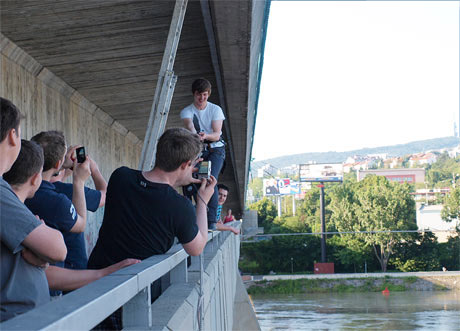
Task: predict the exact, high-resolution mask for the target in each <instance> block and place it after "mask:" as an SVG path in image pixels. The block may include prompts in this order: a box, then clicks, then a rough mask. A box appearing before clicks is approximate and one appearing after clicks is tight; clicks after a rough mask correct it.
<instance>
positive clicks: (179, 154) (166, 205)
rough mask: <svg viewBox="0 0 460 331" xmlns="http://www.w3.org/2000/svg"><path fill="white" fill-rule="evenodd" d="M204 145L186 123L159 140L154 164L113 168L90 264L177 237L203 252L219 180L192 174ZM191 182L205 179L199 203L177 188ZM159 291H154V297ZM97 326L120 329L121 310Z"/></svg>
mask: <svg viewBox="0 0 460 331" xmlns="http://www.w3.org/2000/svg"><path fill="white" fill-rule="evenodd" d="M201 148H202V144H201V142H200V140H199V138H198V136H197V135H194V134H192V133H190V132H189V131H187V130H185V129H169V130H166V131H165V132H164V133H163V135H162V136H161V137H160V139H159V141H158V144H157V152H156V158H155V167H154V168H153V169H152V170H150V171H145V172H141V171H138V170H133V169H129V168H127V167H121V168H118V169H117V170H115V171H114V173H113V174H112V176H111V177H110V179H109V184H108V187H107V197H106V204H105V211H104V219H103V221H102V226H101V229H100V231H99V237H98V240H97V242H96V246H95V247H94V249H93V251H92V253H91V256H90V258H89V261H88V268H90V269H94V268H101V267H104V266H107V265H109V264H112V263H114V262H119V261H121V260H122V259H124V258H125V256H129V257H131V258H137V259H145V258H147V257H150V256H152V255H156V254H163V253H166V251H167V250H168V249H169V248H170V247H171V246H172V245H173V243H174V237H177V238H178V239H179V242H180V243H181V244H182V245H183V247H184V249H185V251H186V252H187V253H188V254H190V255H198V254H201V252H202V251H203V248H204V246H205V245H206V242H207V231H208V227H207V218H206V204H207V202H208V201H209V199H210V197H211V196H212V194H213V192H214V187H215V185H216V179H215V178H214V177H213V176H211V178H210V179H209V180H205V179H203V180H201V181H200V180H197V179H194V178H193V177H192V172H193V169H194V167H195V165H196V163H197V162H198V161H199V158H198V155H199V153H200V152H201ZM190 183H201V186H200V188H199V190H198V194H199V195H200V197H201V199H199V202H197V205H196V209H195V208H194V206H193V205H192V203H191V202H190V200H188V199H187V198H185V197H183V196H181V195H179V194H178V193H177V191H176V190H175V189H174V187H179V186H183V185H188V184H190ZM155 283H156V284H157V285H158V284H159V282H155ZM157 288H158V287H157ZM157 295H159V293H157V292H156V291H155V294H152V297H155V296H157ZM97 328H102V329H111V330H113V329H115V330H118V329H122V321H121V311H120V310H118V311H116V312H115V313H113V314H112V315H111V316H109V317H108V318H107V319H106V320H104V321H103V322H101V324H100V325H99V326H98V327H97Z"/></svg>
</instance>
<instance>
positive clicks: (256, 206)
mask: <svg viewBox="0 0 460 331" xmlns="http://www.w3.org/2000/svg"><path fill="white" fill-rule="evenodd" d="M249 209H251V210H256V211H257V218H258V221H259V224H260V225H261V226H263V227H264V228H267V229H269V228H270V227H271V226H272V225H273V220H274V219H275V217H276V216H277V214H278V212H277V210H276V206H275V204H274V203H273V202H272V201H271V200H270V199H269V198H267V197H265V198H263V199H262V200H259V201H257V202H254V203H252V204H251V205H249Z"/></svg>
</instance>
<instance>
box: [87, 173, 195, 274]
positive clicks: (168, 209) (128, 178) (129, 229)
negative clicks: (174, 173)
mask: <svg viewBox="0 0 460 331" xmlns="http://www.w3.org/2000/svg"><path fill="white" fill-rule="evenodd" d="M197 233H198V226H197V224H196V212H195V207H194V206H193V205H192V204H191V202H190V200H188V199H186V198H184V197H183V196H181V195H180V194H178V193H177V192H176V190H174V189H173V188H172V187H171V186H169V185H167V184H159V183H153V182H149V181H148V180H146V179H145V178H144V176H143V175H142V172H141V171H138V170H133V169H129V168H127V167H121V168H118V169H117V170H115V171H114V172H113V174H112V176H111V177H110V180H109V184H108V187H107V196H106V204H105V211H104V219H103V221H102V226H101V229H100V230H99V238H98V240H97V243H96V246H95V247H94V250H93V252H92V253H91V256H90V258H89V261H88V268H90V269H98V268H105V267H107V266H109V265H111V264H113V263H117V262H120V261H121V260H123V259H125V258H137V259H141V260H142V259H145V258H148V257H150V256H152V255H157V254H164V253H166V252H167V251H168V250H169V249H170V248H171V246H172V245H173V243H174V237H177V238H178V239H179V242H180V243H182V244H186V243H188V242H190V241H192V240H193V239H194V238H195V237H196V235H197Z"/></svg>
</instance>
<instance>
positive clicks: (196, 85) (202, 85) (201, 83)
mask: <svg viewBox="0 0 460 331" xmlns="http://www.w3.org/2000/svg"><path fill="white" fill-rule="evenodd" d="M205 91H208V92H209V94H211V83H210V82H209V80H207V79H204V78H198V79H195V81H194V82H193V83H192V93H193V94H195V92H198V93H203V92H205Z"/></svg>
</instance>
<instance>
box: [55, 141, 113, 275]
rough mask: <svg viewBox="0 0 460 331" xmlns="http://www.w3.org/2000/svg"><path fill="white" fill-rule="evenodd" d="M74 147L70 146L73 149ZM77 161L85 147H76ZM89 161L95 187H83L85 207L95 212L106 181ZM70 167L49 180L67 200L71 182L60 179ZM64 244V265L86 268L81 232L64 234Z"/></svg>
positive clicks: (102, 199) (101, 203)
mask: <svg viewBox="0 0 460 331" xmlns="http://www.w3.org/2000/svg"><path fill="white" fill-rule="evenodd" d="M73 148H74V147H70V149H73ZM75 151H76V156H77V163H83V162H84V161H85V160H86V150H85V147H83V146H82V147H77V148H76V150H75ZM89 161H90V166H89V167H90V170H91V178H92V179H93V182H94V186H95V188H94V189H92V188H89V187H87V186H85V187H84V192H85V200H86V209H87V210H89V211H91V212H95V211H97V209H98V208H99V207H103V206H104V205H105V196H106V192H107V182H106V180H105V179H104V177H103V176H102V174H101V172H100V170H99V167H98V165H97V163H96V161H94V160H93V159H89ZM72 172H73V171H72V170H71V168H68V169H62V170H61V171H60V172H59V173H58V174H55V175H54V176H53V177H51V179H50V182H51V183H53V185H54V186H55V188H56V192H58V193H62V194H65V195H66V196H67V197H68V198H69V200H72V198H73V184H71V183H63V182H62V181H63V180H64V179H65V178H66V177H67V176H69V175H72ZM65 244H66V246H67V250H68V254H67V257H66V259H65V267H66V268H69V269H77V270H78V269H86V268H87V265H88V255H87V253H86V241H85V236H84V233H83V232H80V233H68V234H67V235H66V236H65Z"/></svg>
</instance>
